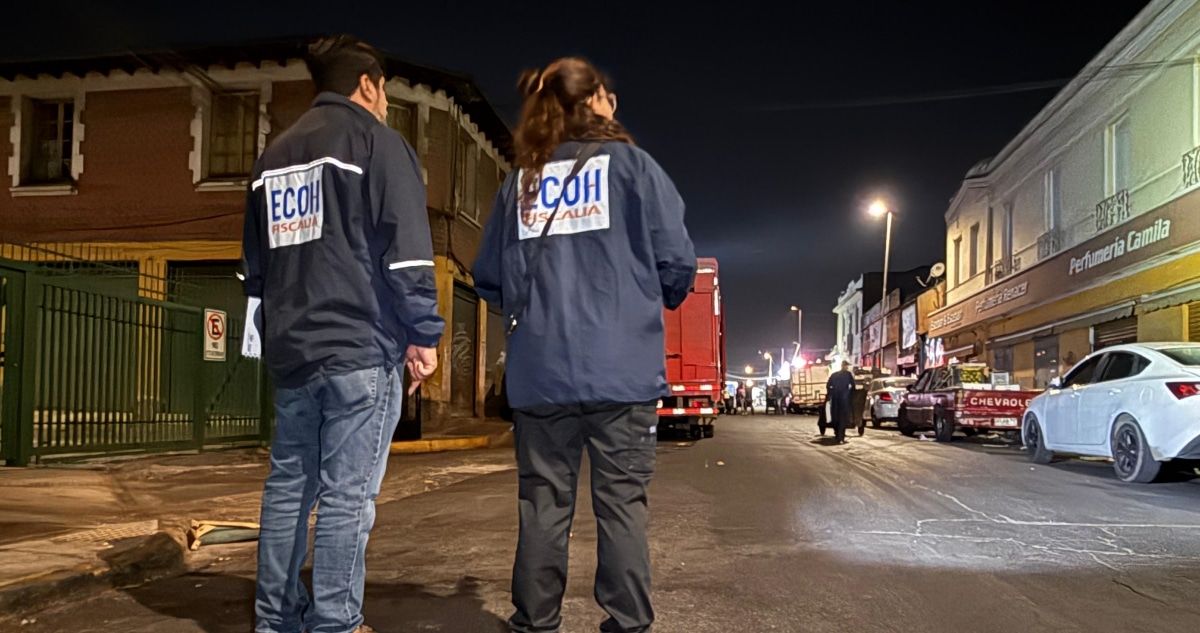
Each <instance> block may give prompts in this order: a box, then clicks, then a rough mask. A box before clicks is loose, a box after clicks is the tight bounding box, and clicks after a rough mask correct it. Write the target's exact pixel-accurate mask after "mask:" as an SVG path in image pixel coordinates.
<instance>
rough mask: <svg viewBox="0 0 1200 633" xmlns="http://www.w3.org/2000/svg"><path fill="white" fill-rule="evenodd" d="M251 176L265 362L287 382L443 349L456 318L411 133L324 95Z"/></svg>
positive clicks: (254, 281)
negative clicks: (451, 317) (437, 271)
mask: <svg viewBox="0 0 1200 633" xmlns="http://www.w3.org/2000/svg"><path fill="white" fill-rule="evenodd" d="M251 179H252V182H251V184H250V190H249V192H248V193H247V197H246V223H245V227H244V234H243V242H242V250H243V257H244V258H245V263H244V266H245V269H246V279H245V283H244V287H245V291H246V294H247V295H248V296H251V297H261V298H262V300H263V303H262V321H263V329H264V331H263V332H262V333H261V334H262V337H263V359H264V360H265V361H266V363H267V368H268V369H269V370H270V373H271V377H272V379H273V380H274V381H275V385H276V386H278V387H285V388H294V387H299V386H301V385H303V384H305V383H306V382H308V381H309V380H311V379H312V378H314V377H315V376H317V375H318V374H319V373H322V372H325V373H338V372H345V371H353V370H356V369H367V368H371V367H387V368H389V369H390V368H392V367H395V366H397V365H400V364H402V363H403V356H404V352H405V350H406V349H407V347H408V345H419V346H422V347H434V346H436V345H437V343H438V341H439V340H440V339H441V335H442V330H443V329H444V327H445V323H444V321H443V319H442V318H441V317H440V316H438V311H437V285H436V283H435V281H434V270H433V244H432V241H431V239H430V234H429V216H428V215H427V211H426V208H425V185H424V183H423V181H422V178H421V169H420V167H419V165H418V164H417V157H416V154H414V153H413V150H412V147H410V146H409V145H408V143H407V142H406V141H405V140H404V137H402V136H401V135H400V134H399V133H398V132H396V131H395V130H392V129H389V128H388V127H387V126H385V125H383V124H381V123H380V122H379V121H377V120H376V119H375V117H374V116H372V115H371V114H370V113H369V112H367V110H366V109H365V108H363V107H361V106H359V105H357V104H355V103H353V102H351V101H350V100H349V99H347V98H346V97H343V96H341V95H337V94H334V93H330V92H324V93H321V94H320V95H318V96H317V99H316V101H315V102H314V103H313V107H312V109H310V110H309V111H308V112H306V113H304V115H302V116H301V117H300V119H299V120H298V121H296V123H295V124H294V125H292V126H291V127H290V128H288V130H287V131H286V132H284V133H283V134H281V135H280V136H279V138H278V139H276V140H275V142H273V143H272V144H271V145H270V147H268V148H267V149H266V151H264V152H263V155H262V156H261V157H260V158H259V159H258V162H257V163H256V164H255V166H254V172H253V175H252V177H251Z"/></svg>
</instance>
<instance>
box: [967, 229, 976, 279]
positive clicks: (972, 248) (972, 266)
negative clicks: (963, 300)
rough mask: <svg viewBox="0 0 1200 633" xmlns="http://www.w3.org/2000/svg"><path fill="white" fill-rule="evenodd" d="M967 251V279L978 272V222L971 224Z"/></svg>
mask: <svg viewBox="0 0 1200 633" xmlns="http://www.w3.org/2000/svg"><path fill="white" fill-rule="evenodd" d="M968 248H969V252H968V254H967V257H969V258H970V261H969V262H968V263H967V266H968V271H969V272H970V274H969V275H968V279H969V278H971V277H974V276H975V275H978V274H979V223H975V224H972V225H971V243H970V244H969V245H968Z"/></svg>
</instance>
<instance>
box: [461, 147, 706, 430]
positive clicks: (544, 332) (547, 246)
mask: <svg viewBox="0 0 1200 633" xmlns="http://www.w3.org/2000/svg"><path fill="white" fill-rule="evenodd" d="M579 150H580V144H579V143H575V142H571V143H564V144H563V146H562V147H559V148H558V150H557V151H556V153H555V154H554V156H553V157H552V159H551V161H550V163H549V164H547V165H546V167H545V169H543V171H542V184H541V187H540V193H539V195H538V199H537V204H536V205H535V206H534V208H533V209H532V210H531V211H528V212H519V211H518V199H517V193H518V189H519V187H518V183H519V179H520V171H515V172H513V173H511V174H509V177H508V180H506V181H505V183H504V186H503V187H501V189H500V192H499V193H498V194H497V195H496V203H495V207H494V208H493V210H492V216H491V218H490V219H489V220H488V224H487V227H486V229H485V230H484V234H483V242H482V244H481V245H480V251H479V256H478V258H477V259H476V260H475V267H474V270H473V273H474V276H475V289H476V290H477V291H478V292H479V296H481V297H483V299H484V300H486V301H487V302H489V303H494V304H500V305H502V306H503V305H504V302H505V300H506V299H510V298H512V297H515V296H517V295H518V293H521V292H524V291H523V290H518V288H520V287H522V285H524V284H528V283H530V280H529V279H528V277H527V271H528V265H529V252H530V246H531V245H532V244H533V243H534V242H536V241H538V240H542V239H544V242H545V243H544V245H543V248H542V251H541V255H540V257H541V258H542V261H541V262H540V263H539V264H537V266H538V269H539V271H540V272H539V274H538V275H537V278H536V279H533V280H532V284H533V285H532V289H531V291H530V292H529V304H528V308H527V311H526V313H525V315H524V318H523V319H521V321H520V323H519V324H518V326H517V329H516V331H515V332H513V334H512V335H511V336H509V338H508V347H507V360H506V361H505V374H506V376H507V379H508V400H509V404H510V405H511V406H512V407H513V408H517V409H522V408H529V407H534V406H538V405H545V404H573V403H646V402H653V401H655V400H657V399H658V398H661V397H663V396H665V395H667V394H668V391H667V379H666V355H665V341H664V334H663V317H662V311H663V307H664V306H666V307H667V308H671V309H674V308H677V307H679V304H681V303H683V300H684V299H686V298H687V294H688V291H689V290H690V289H691V286H692V281H693V279H694V278H695V273H696V253H695V250H694V249H693V246H692V241H691V239H690V238H689V237H688V233H687V229H686V228H685V227H684V224H683V214H684V205H683V199H682V198H680V196H679V192H678V191H676V189H675V185H674V184H673V183H672V182H671V179H670V178H668V177H667V174H666V173H665V172H664V171H663V170H662V168H661V167H659V166H658V164H657V163H656V162H654V159H652V158H651V157H650V155H649V154H647V153H646V152H644V151H642V150H641V149H638V148H636V147H633V146H631V145H627V144H625V143H616V142H609V143H605V144H604V145H603V147H602V148H601V150H600V152H599V154H597V156H596V157H594V158H592V159H591V160H590V161H588V163H587V165H586V166H585V167H584V168H583V169H582V170H581V171H580V173H579V176H578V177H577V178H576V180H575V181H574V183H573V184H572V186H569V187H567V188H566V190H565V191H564V190H563V186H562V185H563V180H565V178H566V176H567V174H568V172H569V171H570V169H571V166H572V165H573V164H574V162H575V161H574V157H575V156H576V155H577V154H578V152H579ZM560 195H562V196H563V203H562V206H561V207H560V208H559V211H558V215H557V217H556V218H555V220H554V224H553V225H552V227H551V231H550V234H549V236H548V237H546V238H541V237H540V235H541V233H542V228H543V227H544V226H545V221H546V218H547V216H548V215H549V214H550V213H551V212H552V211H553V210H554V205H555V203H556V202H557V201H558V197H559V196H560ZM508 311H509V307H508V306H505V312H506V314H507V312H508Z"/></svg>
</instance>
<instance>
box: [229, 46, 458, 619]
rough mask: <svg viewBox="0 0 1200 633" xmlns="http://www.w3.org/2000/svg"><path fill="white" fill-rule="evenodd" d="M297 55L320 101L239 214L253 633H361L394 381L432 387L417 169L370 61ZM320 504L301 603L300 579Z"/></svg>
mask: <svg viewBox="0 0 1200 633" xmlns="http://www.w3.org/2000/svg"><path fill="white" fill-rule="evenodd" d="M310 54H311V58H310V59H309V62H308V65H309V69H310V71H311V73H312V76H313V81H314V82H315V83H316V85H317V89H318V91H319V95H318V96H317V98H316V101H315V102H314V103H313V106H312V108H311V109H310V110H309V111H308V112H306V113H305V114H304V115H303V116H301V117H300V119H299V120H298V121H297V122H296V123H295V124H294V125H292V126H291V128H289V129H288V130H287V131H286V132H284V133H283V134H282V135H280V137H279V138H278V139H277V140H276V141H275V142H274V143H272V144H271V146H270V147H268V148H267V149H266V151H265V152H264V153H263V155H262V156H261V157H260V158H259V160H258V162H257V164H256V165H255V168H254V174H253V178H252V180H253V182H252V183H251V186H250V191H249V192H248V194H247V201H246V223H245V235H244V240H243V252H244V257H245V268H246V276H245V277H246V278H245V291H246V294H247V295H248V296H250V297H252V298H256V299H261V321H262V326H263V329H264V331H263V332H262V334H263V336H262V348H263V358H264V360H265V362H266V365H267V368H268V370H269V372H270V374H271V378H272V380H273V382H274V384H275V387H276V392H275V407H276V429H275V437H274V441H273V443H272V446H271V473H270V475H269V476H268V478H267V482H266V486H265V489H264V491H263V499H262V518H261V520H260V522H261V524H262V529H261V534H260V539H259V549H258V583H257V595H256V601H255V609H256V612H257V616H258V617H257V624H256V628H255V631H256V633H299V632H300V631H301V630H304V631H307V632H308V633H350V632H352V631H359V632H360V633H361V632H363V631H368V630H369V629H368V627H365V626H363V625H362V620H363V618H362V613H361V610H362V600H363V583H364V580H365V574H366V568H365V566H364V562H363V560H364V551H365V548H366V544H367V535H368V534H369V533H370V531H371V527H372V526H373V524H374V520H375V498H376V497H377V496H378V494H379V487H380V484H381V482H382V480H383V475H384V469H385V467H386V465H387V456H388V449H389V447H390V443H391V437H392V433H393V432H394V430H395V426H396V423H397V422H398V420H399V409H400V403H401V398H402V397H403V394H402V393H401V384H402V378H403V376H402V372H403V371H404V368H405V367H407V368H408V371H409V372H410V374H411V375H412V378H413V381H414V383H417V384H419V383H420V382H421V381H422V380H425V379H426V378H428V377H429V376H430V375H431V374H432V373H433V372H434V370H435V369H436V368H437V355H436V353H435V349H436V347H437V344H438V341H439V340H440V338H441V336H442V330H443V328H444V322H443V320H442V318H441V317H440V316H438V312H437V289H436V284H435V281H434V271H433V246H432V242H431V239H430V233H429V224H428V223H429V220H428V216H427V215H426V208H425V186H424V184H423V182H422V179H421V170H420V167H419V166H418V164H417V158H416V155H415V154H414V153H413V150H412V148H411V147H410V146H409V145H408V143H407V142H405V140H404V138H403V137H402V136H400V134H399V133H397V132H396V131H394V130H391V129H389V128H388V127H387V126H386V125H384V124H383V121H385V120H386V118H387V95H386V94H385V93H384V90H383V86H384V80H385V77H384V72H383V67H384V63H383V60H382V58H381V56H380V55H379V54H378V52H376V51H375V50H374V49H373V48H371V47H370V46H367V45H366V44H364V43H362V42H359V41H357V40H355V39H353V38H349V37H339V38H334V39H330V40H322V41H321V42H318V43H316V44H314V45H313V47H312V49H311V50H310ZM318 499H320V508H319V510H318V517H317V525H316V541H315V547H314V551H313V592H312V593H313V595H312V597H311V599H310V597H309V595H308V593H307V591H306V590H305V588H304V585H303V583H302V582H301V581H300V569H301V568H302V567H303V566H304V563H305V560H306V558H307V556H308V519H309V514H310V513H311V512H312V509H313V506H314V504H315V503H316V501H317V500H318Z"/></svg>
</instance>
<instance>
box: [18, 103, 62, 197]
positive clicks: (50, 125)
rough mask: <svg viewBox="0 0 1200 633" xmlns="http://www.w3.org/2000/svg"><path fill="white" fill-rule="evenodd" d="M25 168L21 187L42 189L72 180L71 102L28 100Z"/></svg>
mask: <svg viewBox="0 0 1200 633" xmlns="http://www.w3.org/2000/svg"><path fill="white" fill-rule="evenodd" d="M29 118H30V125H29V128H28V130H29V135H28V137H27V138H28V139H29V143H28V144H27V145H26V148H27V151H28V154H27V157H28V162H27V163H26V165H27V168H26V171H25V174H24V177H23V178H22V179H21V184H23V185H24V184H28V185H44V184H53V183H62V182H69V181H70V180H71V154H72V147H73V145H74V141H75V102H74V101H73V100H70V99H67V100H51V101H41V100H36V99H34V100H31V101H30V108H29Z"/></svg>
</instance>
